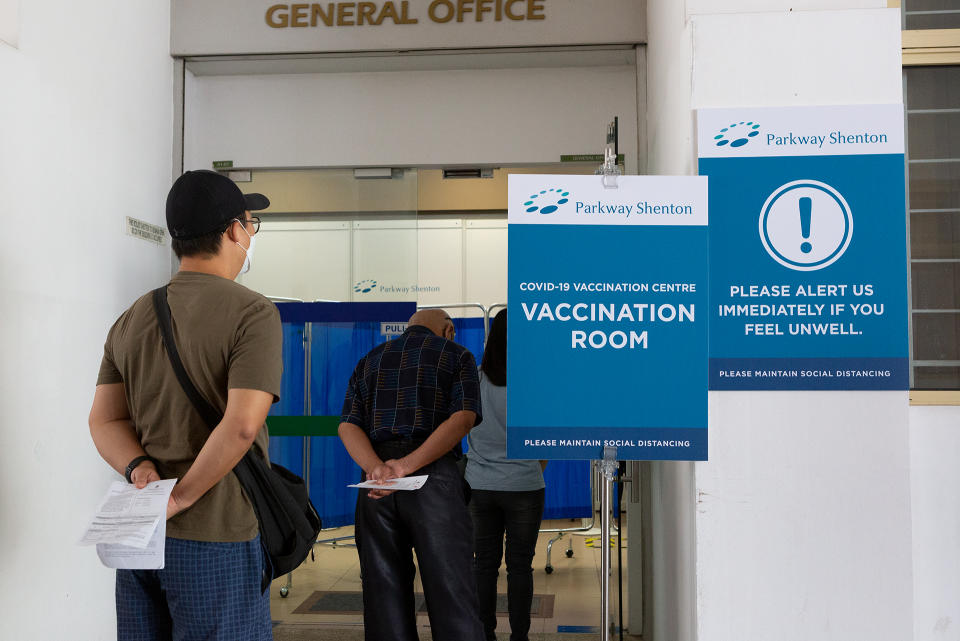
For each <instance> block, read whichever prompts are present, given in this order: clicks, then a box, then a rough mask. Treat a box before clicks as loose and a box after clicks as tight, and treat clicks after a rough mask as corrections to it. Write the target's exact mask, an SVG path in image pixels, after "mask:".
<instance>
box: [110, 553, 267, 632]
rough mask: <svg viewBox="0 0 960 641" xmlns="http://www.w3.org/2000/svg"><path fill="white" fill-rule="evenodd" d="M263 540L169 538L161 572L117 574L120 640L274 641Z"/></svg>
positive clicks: (134, 571) (131, 571) (136, 571)
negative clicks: (263, 589) (263, 579)
mask: <svg viewBox="0 0 960 641" xmlns="http://www.w3.org/2000/svg"><path fill="white" fill-rule="evenodd" d="M264 563H265V560H264V557H263V552H262V550H261V548H260V537H259V536H258V537H257V538H255V539H253V540H252V541H243V542H240V543H211V542H206V541H187V540H184V539H171V538H168V539H167V543H166V559H165V564H164V569H162V570H117V640H118V641H193V640H194V639H196V640H200V639H203V640H204V641H272V639H273V628H272V626H271V622H270V590H267V591H266V592H264V593H262V594H261V592H260V579H261V577H262V576H263V572H264Z"/></svg>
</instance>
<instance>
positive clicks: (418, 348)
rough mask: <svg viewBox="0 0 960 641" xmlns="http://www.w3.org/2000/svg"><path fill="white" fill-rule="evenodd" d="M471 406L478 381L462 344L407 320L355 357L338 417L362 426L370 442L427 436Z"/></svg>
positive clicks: (476, 405) (476, 406)
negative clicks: (389, 336) (403, 328)
mask: <svg viewBox="0 0 960 641" xmlns="http://www.w3.org/2000/svg"><path fill="white" fill-rule="evenodd" d="M460 410H469V411H471V412H476V414H477V419H476V422H475V423H474V424H475V425H476V424H479V423H480V420H481V416H480V383H479V379H478V376H477V363H476V361H475V360H474V358H473V354H471V353H470V350H468V349H467V348H465V347H463V346H461V345H457V344H456V343H454V342H453V341H449V340H447V339H445V338H442V337H440V336H437V335H436V334H434V333H433V332H431V331H430V330H429V329H427V328H426V327H422V326H420V325H412V326H410V327H409V328H407V331H405V332H404V333H403V334H402V335H400V336H399V337H397V338H395V339H393V340H390V341H387V342H386V343H384V344H382V345H378V346H377V347H375V348H373V349H372V350H371V351H370V353H368V354H367V355H366V356H364V357H363V358H361V359H360V362H359V363H357V366H356V368H354V370H353V374H352V375H351V376H350V382H349V383H348V385H347V394H346V397H345V398H344V400H343V412H342V418H341V420H342V422H344V423H353V424H354V425H357V426H358V427H361V428H363V429H364V430H365V431H366V432H367V435H368V436H369V437H370V440H371V441H372V442H374V443H376V442H383V441H391V440H399V439H406V438H410V439H413V440H426V439H427V437H429V436H430V434H431V433H432V432H433V431H434V430H435V429H436V428H437V426H439V425H440V424H441V423H443V422H444V421H445V420H447V419H448V418H450V415H451V414H453V413H454V412H458V411H460Z"/></svg>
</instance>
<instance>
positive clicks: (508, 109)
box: [185, 66, 637, 173]
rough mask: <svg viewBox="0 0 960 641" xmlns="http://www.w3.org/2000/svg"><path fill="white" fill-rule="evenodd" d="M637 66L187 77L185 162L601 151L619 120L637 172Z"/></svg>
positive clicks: (534, 159) (294, 163) (429, 160)
mask: <svg viewBox="0 0 960 641" xmlns="http://www.w3.org/2000/svg"><path fill="white" fill-rule="evenodd" d="M636 82H637V81H636V73H635V70H634V68H633V67H631V66H614V67H580V68H535V69H493V70H459V71H397V72H379V73H343V74H337V73H327V74H297V75H275V76H268V75H262V76H198V77H194V76H192V75H190V77H189V78H188V83H187V87H186V143H185V147H186V161H185V163H186V168H188V169H199V168H210V167H211V163H212V162H213V161H214V160H232V161H233V162H234V166H237V167H253V168H256V167H277V168H280V167H344V166H345V167H351V166H363V165H380V166H427V165H450V164H457V163H466V164H471V163H477V164H492V165H495V166H509V165H512V164H524V163H548V162H549V163H555V162H559V160H560V155H561V154H583V153H589V154H596V153H602V149H603V144H604V141H605V136H606V127H607V123H609V122H610V121H611V120H612V119H613V116H620V122H621V133H620V140H621V145H622V146H621V149H620V151H621V153H624V154H626V158H627V163H628V166H627V172H628V173H633V172H635V171H636V157H637V152H636V149H637V147H636V145H637V142H636V140H637V135H636V121H637V106H636Z"/></svg>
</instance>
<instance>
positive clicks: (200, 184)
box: [167, 169, 270, 240]
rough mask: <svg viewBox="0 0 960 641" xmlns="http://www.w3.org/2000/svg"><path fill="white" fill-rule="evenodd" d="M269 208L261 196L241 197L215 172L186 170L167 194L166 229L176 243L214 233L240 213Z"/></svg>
mask: <svg viewBox="0 0 960 641" xmlns="http://www.w3.org/2000/svg"><path fill="white" fill-rule="evenodd" d="M269 206H270V200H269V199H268V198H267V197H266V196H264V195H263V194H244V193H243V192H241V191H240V188H239V187H237V184H236V183H235V182H233V181H232V180H230V179H229V178H227V177H226V176H224V175H223V174H219V173H217V172H215V171H210V170H207V169H200V170H196V171H188V172H186V173H185V174H183V175H182V176H180V177H179V178H177V180H176V182H174V183H173V187H171V188H170V193H169V194H167V230H169V232H170V235H171V236H172V237H173V238H176V239H177V240H190V239H191V238H199V237H200V236H203V235H205V234H209V233H211V232H215V231H217V230H219V229H221V228H222V227H224V226H225V225H226V224H227V223H228V222H230V221H231V220H233V219H234V218H238V219H240V220H243V212H245V211H258V210H260V209H266V208H267V207H269Z"/></svg>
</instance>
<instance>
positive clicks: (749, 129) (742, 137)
mask: <svg viewBox="0 0 960 641" xmlns="http://www.w3.org/2000/svg"><path fill="white" fill-rule="evenodd" d="M759 134H760V125H759V124H757V123H755V122H753V121H750V122H743V121H742V120H741V121H740V122H735V123H733V124H732V125H730V126H729V127H724V128H723V129H721V130H720V133H718V134H717V135H716V136H714V137H713V139H714V140H716V141H717V147H724V146H726V145H730V146H731V147H743V146H744V145H745V144H747V143H748V142H750V139H751V138H754V137H756V136H757V135H759Z"/></svg>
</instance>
